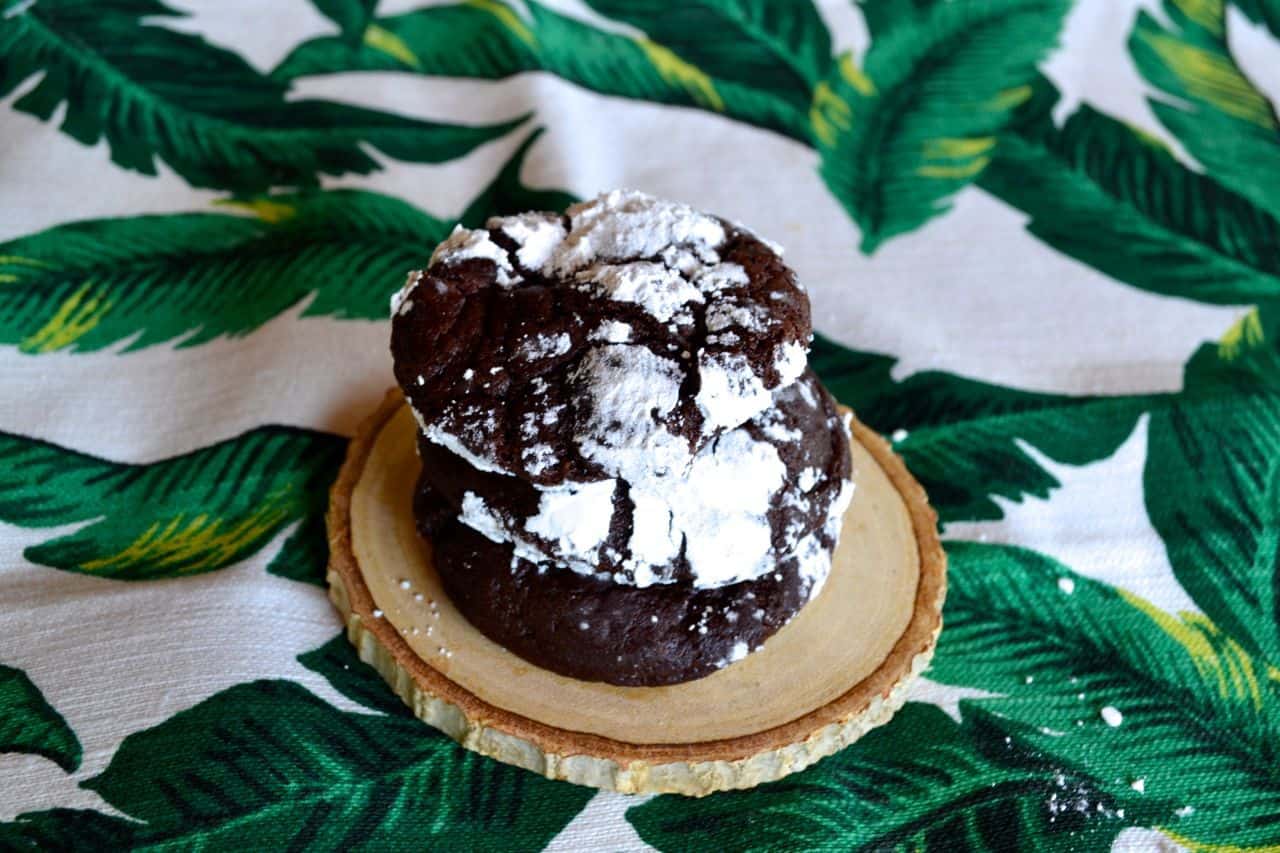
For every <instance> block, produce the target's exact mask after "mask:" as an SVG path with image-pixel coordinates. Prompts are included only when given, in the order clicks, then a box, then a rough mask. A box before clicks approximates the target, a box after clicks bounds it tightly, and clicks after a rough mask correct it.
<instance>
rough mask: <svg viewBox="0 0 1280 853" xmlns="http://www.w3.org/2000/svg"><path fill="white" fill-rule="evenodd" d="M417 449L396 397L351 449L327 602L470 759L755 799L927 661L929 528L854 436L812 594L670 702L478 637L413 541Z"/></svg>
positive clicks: (939, 560) (936, 571) (363, 653)
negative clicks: (836, 540)
mask: <svg viewBox="0 0 1280 853" xmlns="http://www.w3.org/2000/svg"><path fill="white" fill-rule="evenodd" d="M415 434H416V424H415V422H414V419H413V417H412V414H411V413H410V411H409V408H408V406H407V405H406V404H405V402H404V398H403V396H402V395H401V394H400V393H399V392H398V391H392V392H390V393H389V394H388V395H387V399H386V400H385V401H384V402H383V404H382V406H381V407H380V408H379V409H378V410H377V411H376V412H374V414H373V415H371V416H370V417H369V419H368V420H367V421H366V422H365V423H364V424H363V425H362V426H361V428H360V431H359V433H358V434H357V435H356V437H355V439H354V440H353V441H352V443H351V447H350V449H349V450H348V452H347V458H346V462H345V463H344V465H343V467H342V471H341V473H340V475H339V477H338V481H337V483H336V484H335V485H334V487H333V493H332V496H331V500H330V505H329V514H328V525H329V548H330V554H331V557H330V565H329V573H328V582H329V592H330V597H331V598H332V599H333V601H334V603H335V604H336V605H337V607H338V609H339V610H340V611H341V612H342V615H343V617H344V619H345V620H346V626H347V635H348V637H349V638H350V639H351V641H352V643H354V644H355V646H356V649H357V650H358V651H359V654H360V658H361V659H362V660H364V661H366V662H368V663H370V664H372V665H373V666H374V667H375V668H376V669H377V670H378V671H379V672H380V673H381V674H382V676H383V677H384V678H385V679H386V680H387V682H388V683H389V684H390V685H391V686H392V688H393V689H394V690H395V691H396V693H398V694H399V695H400V697H401V698H402V699H404V701H405V702H406V703H407V704H408V705H409V707H410V708H412V709H413V712H414V713H415V714H416V715H417V716H418V717H419V718H421V719H422V720H424V721H426V722H427V723H430V724H431V725H432V726H435V727H436V728H438V729H440V730H441V731H443V732H444V733H445V734H447V735H449V736H450V737H452V738H454V739H455V740H457V741H459V742H460V743H461V744H462V745H463V746H465V747H467V748H468V749H472V750H475V751H477V752H480V753H483V754H485V755H488V756H491V757H493V758H496V759H498V760H500V761H505V762H508V763H510V764H515V765H518V766H520V767H525V768H528V769H529V770H532V771H534V772H537V773H541V774H543V775H545V776H547V777H549V778H553V779H565V780H568V781H570V782H576V783H579V784H583V785H592V786H595V787H598V788H606V789H611V790H616V791H623V792H628V793H640V792H645V793H679V794H688V795H702V794H708V793H711V792H713V791H718V790H724V789H728V788H745V787H750V786H753V785H758V784H760V783H762V782H768V781H772V780H774V779H778V778H780V777H782V776H785V775H787V774H788V773H794V772H795V771H797V770H800V769H802V768H804V767H806V766H808V765H809V764H812V763H813V762H814V761H817V760H818V759H820V758H822V757H824V756H827V755H830V754H831V753H833V752H835V751H837V750H839V749H840V748H842V747H844V746H846V745H847V744H849V743H851V742H853V741H854V740H856V739H857V738H859V737H861V736H862V735H863V734H865V733H866V732H867V731H868V730H870V729H871V728H874V727H875V726H878V725H880V724H882V723H884V722H886V721H887V720H888V719H889V717H890V716H892V714H893V712H894V711H895V710H897V709H898V708H899V707H900V706H901V705H902V703H903V701H904V700H905V697H906V690H907V686H908V684H909V683H910V682H911V681H912V680H913V679H914V677H915V676H916V675H918V674H919V673H920V672H921V671H922V670H923V669H924V668H925V667H926V666H927V665H928V662H929V659H930V658H931V657H932V655H933V648H934V644H935V642H936V640H937V636H938V631H939V630H940V628H941V626H942V600H943V596H944V594H945V590H946V558H945V556H944V555H943V552H942V547H941V545H940V543H939V541H938V536H937V530H936V516H935V515H934V512H933V510H932V509H931V508H930V507H929V504H928V501H927V499H926V497H925V494H924V491H923V490H922V489H921V488H920V486H919V484H918V483H916V481H915V480H914V479H913V478H912V477H911V475H910V474H909V473H908V472H907V469H906V467H905V466H904V465H903V464H902V461H901V460H900V459H898V457H897V456H895V455H894V454H893V451H892V450H891V449H890V448H889V445H888V444H887V443H885V441H884V440H883V439H882V438H880V437H879V436H878V435H876V434H875V433H874V432H873V431H871V430H869V429H867V428H866V427H864V426H862V425H861V424H860V423H858V422H857V421H856V420H855V421H854V422H853V435H854V442H853V447H852V450H853V466H854V482H855V483H856V488H855V491H854V496H853V501H852V503H851V504H850V507H849V511H848V512H847V514H846V515H845V520H844V530H843V533H842V534H841V537H840V544H839V546H838V547H837V548H836V552H835V554H834V557H833V564H832V570H831V576H830V578H829V579H828V580H827V583H826V586H825V587H824V588H823V590H822V592H821V594H820V595H819V596H818V597H817V598H816V599H815V600H813V601H812V602H810V603H809V604H808V605H806V606H805V608H804V609H803V610H801V612H800V613H799V614H798V615H797V616H796V618H795V619H794V620H792V622H791V623H790V624H789V625H787V626H786V627H785V628H783V629H782V630H781V631H779V632H778V633H777V634H775V635H774V636H773V637H771V638H770V639H769V640H768V641H767V642H766V643H765V646H764V648H763V649H761V650H759V651H757V652H754V653H752V654H750V655H748V656H747V657H746V658H745V659H744V660H742V661H739V662H737V663H735V664H732V665H730V666H728V667H726V668H725V669H722V670H720V671H718V672H716V673H714V674H712V675H710V676H707V677H705V678H701V679H698V680H696V681H691V682H687V683H685V684H678V685H674V686H668V687H615V686H612V685H608V684H603V683H598V682H587V681H578V680H576V679H572V678H567V677H565V676H561V675H557V674H555V673H553V672H549V671H547V670H545V669H541V668H539V667H536V666H534V665H532V664H530V663H528V662H526V661H525V660H523V659H522V658H519V657H516V656H515V655H513V654H511V653H509V652H507V651H506V650H505V649H503V648H501V647H500V646H498V645H496V644H495V643H493V642H492V641H490V640H489V639H487V638H486V637H485V636H483V635H482V634H480V633H479V632H478V631H476V630H475V629H474V628H472V627H471V625H470V623H468V622H467V621H466V620H465V619H464V618H463V617H462V616H461V615H460V614H459V613H458V612H457V611H456V610H455V609H454V608H453V606H452V605H451V604H450V603H449V600H448V599H447V598H446V597H445V596H444V594H443V592H442V590H441V585H440V579H439V577H438V576H437V575H436V573H435V570H434V569H433V567H432V559H431V548H430V545H429V544H428V543H424V542H423V541H422V540H421V538H420V537H419V536H418V533H417V530H416V528H415V526H414V520H413V513H412V510H411V506H412V495H413V489H414V485H415V482H416V480H417V477H418V473H419V471H420V470H421V463H420V462H419V460H418V456H417V452H416V448H415Z"/></svg>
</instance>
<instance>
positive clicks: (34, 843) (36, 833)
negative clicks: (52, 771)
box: [0, 809, 136, 850]
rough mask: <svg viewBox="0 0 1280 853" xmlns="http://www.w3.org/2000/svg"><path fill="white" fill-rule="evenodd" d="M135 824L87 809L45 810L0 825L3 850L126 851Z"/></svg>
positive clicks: (20, 816) (128, 847)
mask: <svg viewBox="0 0 1280 853" xmlns="http://www.w3.org/2000/svg"><path fill="white" fill-rule="evenodd" d="M135 826H136V824H134V823H132V822H130V821H127V820H124V819H123V818H119V817H116V816H114V815H108V814H103V813H102V812H95V811H91V810H89V809H48V810H47V811H42V812H28V813H27V814H21V815H18V817H17V819H16V820H14V821H13V822H11V823H0V847H3V848H4V849H5V850H128V849H130V846H131V845H132V843H133V839H134V828H135Z"/></svg>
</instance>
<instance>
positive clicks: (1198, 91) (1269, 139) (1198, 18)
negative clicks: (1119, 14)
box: [1129, 0, 1280, 216]
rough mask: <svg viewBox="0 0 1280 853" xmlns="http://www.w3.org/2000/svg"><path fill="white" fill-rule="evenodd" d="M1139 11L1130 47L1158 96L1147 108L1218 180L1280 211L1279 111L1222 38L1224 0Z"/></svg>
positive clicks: (1170, 0) (1168, 1) (1170, 1)
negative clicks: (1158, 15) (1155, 12)
mask: <svg viewBox="0 0 1280 853" xmlns="http://www.w3.org/2000/svg"><path fill="white" fill-rule="evenodd" d="M1161 8H1162V9H1163V11H1164V14H1165V17H1166V18H1167V21H1168V23H1167V24H1161V23H1160V22H1158V21H1157V20H1156V19H1155V18H1154V17H1152V16H1151V15H1150V14H1149V13H1148V12H1146V11H1143V12H1140V13H1139V15H1138V20H1137V23H1136V24H1135V25H1134V28H1133V32H1132V34H1131V35H1130V37H1129V50H1130V51H1131V52H1132V54H1133V59H1134V62H1135V63H1137V66H1138V68H1139V70H1140V71H1141V72H1142V74H1143V76H1145V77H1146V78H1147V80H1148V81H1149V82H1150V83H1151V84H1152V85H1153V86H1156V87H1157V88H1158V89H1160V90H1161V92H1162V93H1163V95H1164V97H1160V98H1152V99H1151V109H1152V110H1154V111H1155V114H1156V116H1157V117H1158V118H1159V119H1160V122H1161V123H1162V124H1163V125H1164V126H1165V127H1167V128H1168V129H1169V130H1170V131H1171V132H1172V133H1173V134H1174V136H1176V137H1177V138H1178V140H1179V141H1180V142H1181V143H1182V144H1183V145H1184V146H1185V147H1186V149H1187V151H1188V152H1189V153H1190V154H1191V155H1192V156H1193V157H1195V158H1196V159H1197V160H1199V161H1200V162H1201V164H1203V165H1204V166H1205V168H1206V169H1207V170H1208V171H1209V173H1210V174H1212V175H1213V176H1214V177H1215V178H1216V179H1217V180H1218V181H1220V182H1221V183H1222V184H1224V185H1225V186H1227V187H1229V188H1231V189H1232V190H1234V191H1236V192H1237V193H1239V194H1240V195H1242V196H1244V197H1245V198H1248V199H1249V200H1250V201H1252V202H1253V203H1254V204H1256V205H1258V206H1259V207H1261V208H1262V209H1263V210H1266V211H1268V212H1269V213H1271V214H1272V215H1273V216H1280V118H1277V116H1276V109H1275V106H1274V105H1273V104H1272V103H1271V102H1270V101H1269V100H1267V97H1266V96H1265V95H1263V94H1262V92H1260V91H1259V90H1258V89H1257V87H1256V86H1255V85H1254V83H1253V81H1251V80H1250V79H1249V78H1248V77H1247V76H1246V75H1245V73H1244V72H1243V71H1241V69H1240V67H1239V66H1238V65H1237V64H1236V62H1235V59H1234V58H1233V57H1232V55H1231V50H1230V48H1229V47H1228V45H1227V20H1226V4H1225V3H1222V2H1217V3H1204V2H1195V0H1165V2H1164V3H1163V4H1162V5H1161Z"/></svg>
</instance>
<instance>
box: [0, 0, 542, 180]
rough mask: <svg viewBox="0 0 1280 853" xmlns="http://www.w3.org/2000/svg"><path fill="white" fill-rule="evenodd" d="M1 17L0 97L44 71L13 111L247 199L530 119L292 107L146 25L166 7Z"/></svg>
mask: <svg viewBox="0 0 1280 853" xmlns="http://www.w3.org/2000/svg"><path fill="white" fill-rule="evenodd" d="M4 6H5V8H4V11H3V14H0V96H4V95H7V94H9V93H10V92H13V91H14V90H15V89H16V88H17V87H18V86H19V85H21V84H22V83H23V82H24V81H26V80H28V79H29V78H32V77H34V76H36V75H42V76H40V80H39V82H38V83H37V84H36V85H35V87H34V88H32V89H31V90H30V91H28V92H26V93H25V94H23V95H22V96H21V97H19V98H18V99H17V100H16V101H14V103H13V106H14V108H15V109H18V110H21V111H23V112H25V113H29V114H31V115H34V116H36V117H38V118H41V119H45V120H47V119H49V118H50V116H52V115H53V112H54V110H55V109H56V108H57V106H58V105H59V104H60V103H63V102H65V103H66V105H67V109H66V114H65V118H64V119H63V121H62V124H61V126H60V129H61V130H62V131H63V132H64V133H66V134H68V135H69V136H71V137H72V138H74V139H75V140H77V141H78V142H81V143H84V144H85V145H93V144H95V143H96V142H97V141H98V140H99V139H101V138H104V137H105V138H106V140H107V142H108V144H109V145H110V147H111V159H112V160H113V161H115V163H117V164H118V165H120V166H122V167H124V168H126V169H132V170H135V171H138V172H142V173H143V174H147V175H154V174H155V173H156V165H155V158H156V157H159V158H160V159H161V160H163V161H164V162H165V163H167V164H168V165H169V166H171V167H172V168H173V170H174V171H175V172H177V173H178V174H179V175H181V176H182V177H183V179H184V180H186V181H187V183H189V184H191V185H193V186H198V187H218V188H225V189H229V190H234V191H236V192H238V193H253V192H260V191H263V190H265V189H268V188H269V187H272V186H278V185H309V184H314V183H316V181H317V179H318V175H319V174H321V173H323V174H332V175H338V174H343V173H346V172H356V173H367V172H370V171H373V170H375V169H376V168H378V164H377V161H376V160H374V159H373V158H372V157H371V156H370V155H369V154H368V153H366V152H365V151H363V150H362V149H361V144H362V143H367V144H368V145H371V146H373V147H374V148H377V149H378V150H379V151H382V152H383V153H384V154H387V155H389V156H391V157H396V158H400V159H404V160H411V161H414V162H426V163H438V162H442V161H444V160H451V159H453V158H455V157H461V156H462V155H463V154H466V153H467V152H468V151H470V150H472V149H473V148H475V147H476V146H478V145H481V144H483V143H485V142H488V141H489V140H492V139H496V138H497V137H499V136H502V135H504V134H506V133H507V132H508V131H510V130H511V129H512V128H513V127H515V126H516V125H517V124H518V123H519V121H520V120H516V121H509V122H501V123H499V124H494V125H488V126H482V127H464V126H460V125H450V124H437V123H434V122H428V121H419V120H416V119H409V118H405V117H402V116H397V115H392V114H390V113H383V112H378V111H375V110H368V109H363V108H361V107H355V106H350V105H346V104H339V103H331V102H328V101H319V100H302V101H289V100H286V99H285V93H286V86H285V85H284V84H282V83H280V82H278V81H274V80H272V79H270V78H269V77H266V76H264V75H262V74H260V73H259V72H257V71H256V70H254V69H253V68H252V67H251V66H250V65H249V64H248V63H246V62H245V61H244V60H243V59H241V58H240V57H239V56H237V55H236V54H234V53H231V52H230V51H227V50H223V49H221V48H217V47H214V46H213V45H211V44H209V43H208V42H206V41H204V40H203V39H201V38H199V37H198V36H193V35H188V34H186V33H180V32H177V31H176V30H170V29H167V28H165V27H163V26H160V25H157V24H143V23H141V20H142V19H143V18H144V17H145V18H157V17H159V18H161V19H165V18H172V17H173V16H174V15H175V12H174V11H173V10H171V9H170V8H169V7H167V6H166V5H164V4H163V3H162V2H160V0H102V2H98V3H94V4H92V6H91V7H90V6H86V5H85V4H84V3H82V2H79V0H41V2H39V3H34V4H33V3H30V2H25V0H7V1H6V2H5V4H4Z"/></svg>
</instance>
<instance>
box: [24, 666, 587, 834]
mask: <svg viewBox="0 0 1280 853" xmlns="http://www.w3.org/2000/svg"><path fill="white" fill-rule="evenodd" d="M84 785H85V787H87V788H90V789H92V790H94V791H96V792H98V793H99V794H101V795H102V797H103V799H105V800H106V801H107V802H108V803H110V804H111V805H112V806H114V807H115V808H117V809H119V810H120V811H121V812H123V813H125V814H126V815H128V816H129V817H130V818H133V819H135V820H139V821H142V824H141V825H136V828H135V830H134V832H135V837H134V840H133V845H134V849H142V850H154V849H165V850H172V849H177V848H182V849H230V848H233V847H235V848H241V849H253V850H264V849H285V848H286V847H290V846H292V847H295V848H305V849H309V850H348V849H353V848H359V849H400V848H402V847H403V846H404V845H405V843H406V841H408V842H409V843H410V844H411V845H412V846H414V847H422V848H426V849H439V850H475V849H484V848H486V847H488V846H490V845H492V844H494V843H501V845H502V846H503V848H504V849H510V850H529V851H537V850H541V849H542V848H543V846H545V845H546V843H547V842H548V841H549V840H550V839H551V838H552V837H553V836H554V835H555V834H556V833H557V832H558V831H560V830H561V829H562V828H563V827H564V826H565V824H567V823H568V821H569V820H570V819H571V818H572V817H573V816H574V815H575V814H577V813H578V812H579V811H580V810H581V809H582V807H583V806H584V805H585V804H586V802H587V800H589V799H590V798H591V796H592V795H593V794H594V792H593V791H591V790H589V789H587V788H582V787H578V786H575V785H564V784H560V783H556V782H551V781H548V780H546V779H543V778H540V777H539V776H536V775H535V774H533V773H529V772H528V771H525V770H520V769H517V768H515V767H511V766H509V765H506V764H502V763H500V762H497V761H492V760H490V759H487V758H484V757H481V756H479V755H477V754H475V753H472V752H468V751H466V750H463V749H462V748H461V747H459V746H457V745H456V744H454V743H453V742H452V741H450V740H449V739H448V738H446V737H444V736H443V735H440V734H437V733H435V732H432V731H431V730H430V729H428V728H426V727H425V726H424V725H423V724H422V723H421V722H419V721H418V720H416V719H413V718H411V717H405V716H387V715H382V714H358V713H350V712H343V711H339V710H337V709H336V708H334V707H333V706H331V705H329V704H327V703H325V702H322V701H320V700H319V699H317V698H316V697H315V696H313V695H312V694H310V693H308V692H307V691H306V690H304V689H303V688H302V687H300V686H298V685H296V684H293V683H291V682H287V681H256V682H252V683H249V684H241V685H237V686H235V687H232V688H230V689H228V690H224V691H223V692H221V693H218V694H216V695H215V696H213V697H212V698H210V699H207V700H205V701H204V702H201V703H200V704H199V705H196V706H195V707H193V708H190V709H188V710H185V711H181V712H179V713H178V714H175V715H174V716H172V717H170V718H169V719H168V720H166V721H164V722H163V723H161V724H160V725H158V726H156V727H154V728H151V729H147V730H145V731H142V732H137V733H135V734H132V735H130V736H129V737H127V738H125V740H124V742H123V743H122V744H121V745H120V748H119V749H118V750H117V751H116V754H115V755H114V756H113V757H112V759H111V763H110V764H109V765H108V766H107V769H106V770H105V771H103V772H102V774H101V775H99V776H96V777H94V778H93V779H90V780H89V781H88V782H86V783H84ZM46 820H47V819H46Z"/></svg>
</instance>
